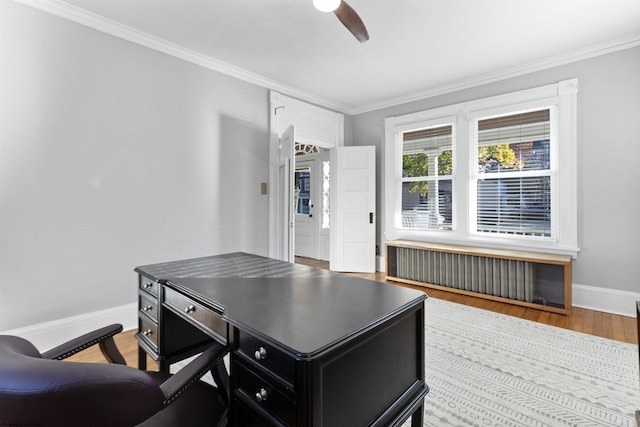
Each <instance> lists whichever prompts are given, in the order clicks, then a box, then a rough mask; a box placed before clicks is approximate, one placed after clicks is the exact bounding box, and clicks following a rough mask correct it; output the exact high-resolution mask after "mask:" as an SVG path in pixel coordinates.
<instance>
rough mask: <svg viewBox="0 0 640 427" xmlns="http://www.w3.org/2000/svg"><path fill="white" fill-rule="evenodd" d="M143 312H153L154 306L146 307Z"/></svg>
mask: <svg viewBox="0 0 640 427" xmlns="http://www.w3.org/2000/svg"><path fill="white" fill-rule="evenodd" d="M142 310H143V311H151V310H153V306H152V305H148V306H146V307H144V308H143V309H142Z"/></svg>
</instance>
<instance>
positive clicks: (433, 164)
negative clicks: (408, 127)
mask: <svg viewBox="0 0 640 427" xmlns="http://www.w3.org/2000/svg"><path fill="white" fill-rule="evenodd" d="M452 141H453V125H451V124H448V125H445V126H438V127H433V128H427V129H419V130H412V131H407V132H403V134H402V227H405V228H414V229H431V230H437V229H443V230H451V221H452V217H451V215H452V210H451V205H452V200H453V194H452V185H451V175H452V172H453V146H452Z"/></svg>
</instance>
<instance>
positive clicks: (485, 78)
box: [351, 33, 640, 115]
mask: <svg viewBox="0 0 640 427" xmlns="http://www.w3.org/2000/svg"><path fill="white" fill-rule="evenodd" d="M636 46H640V33H638V34H632V35H629V36H626V37H622V38H619V39H616V40H612V41H609V42H605V43H600V44H598V45H595V46H590V47H588V48H584V49H580V50H576V51H572V52H568V53H565V54H562V55H556V56H553V57H549V58H545V59H541V60H538V61H533V62H530V63H527V64H523V65H519V66H517V67H511V68H505V69H502V70H499V71H496V72H493V73H488V74H484V75H479V76H476V77H473V78H470V79H463V80H459V81H457V82H453V83H447V84H443V85H440V86H434V87H431V88H429V89H427V90H425V91H421V92H417V93H414V94H411V95H405V96H400V97H396V98H391V99H387V100H385V101H382V102H377V103H371V104H368V105H363V106H360V107H359V108H356V109H354V110H352V112H351V114H352V115H355V114H362V113H366V112H369V111H375V110H381V109H383V108H388V107H394V106H397V105H401V104H407V103H409V102H414V101H420V100H423V99H427V98H432V97H434V96H439V95H445V94H447V93H452V92H457V91H460V90H464V89H470V88H473V87H477V86H482V85H485V84H489V83H495V82H498V81H501V80H506V79H510V78H513V77H519V76H523V75H525V74H530V73H534V72H536V71H543V70H547V69H549V68H554V67H558V66H561V65H566V64H570V63H573V62H578V61H582V60H585V59H589V58H594V57H596V56H601V55H606V54H608V53H613V52H617V51H620V50H625V49H630V48H633V47H636Z"/></svg>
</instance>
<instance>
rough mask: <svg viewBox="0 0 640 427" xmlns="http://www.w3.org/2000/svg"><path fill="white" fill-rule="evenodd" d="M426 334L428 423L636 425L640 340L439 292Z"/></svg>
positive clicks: (428, 315) (430, 304)
mask: <svg viewBox="0 0 640 427" xmlns="http://www.w3.org/2000/svg"><path fill="white" fill-rule="evenodd" d="M425 341H426V346H425V353H426V365H425V366H426V382H427V384H428V385H429V387H430V388H431V391H430V392H429V394H428V396H427V397H426V399H425V421H424V425H425V426H438V427H439V426H629V427H632V426H635V421H634V410H635V409H638V408H639V407H640V386H639V384H638V382H639V381H638V350H637V346H635V345H631V344H626V343H621V342H618V341H613V340H608V339H604V338H599V337H595V336H592V335H586V334H582V333H578V332H573V331H569V330H565V329H561V328H556V327H553V326H548V325H543V324H540V323H535V322H531V321H527V320H523V319H518V318H514V317H510V316H506V315H502V314H498V313H493V312H490V311H485V310H480V309H476V308H473V307H468V306H464V305H460V304H455V303H451V302H447V301H443V300H437V299H434V298H429V299H428V300H427V302H426V320H425ZM405 425H409V423H408V422H407V423H406V424H405Z"/></svg>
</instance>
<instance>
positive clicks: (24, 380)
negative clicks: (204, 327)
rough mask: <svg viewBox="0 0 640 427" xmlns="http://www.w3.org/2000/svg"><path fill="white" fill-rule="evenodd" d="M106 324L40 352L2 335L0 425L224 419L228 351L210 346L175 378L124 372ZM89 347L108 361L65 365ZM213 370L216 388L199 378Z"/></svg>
mask: <svg viewBox="0 0 640 427" xmlns="http://www.w3.org/2000/svg"><path fill="white" fill-rule="evenodd" d="M120 331H122V326H121V325H111V326H107V327H105V328H102V329H99V330H96V331H93V332H90V333H88V334H85V335H83V336H81V337H78V338H76V339H74V340H72V341H69V342H67V343H65V344H62V345H60V346H58V347H55V348H53V349H51V350H48V351H45V352H43V353H40V352H39V351H38V350H37V349H36V347H34V346H33V345H32V344H31V343H30V342H29V341H27V340H25V339H23V338H20V337H16V336H10V335H0V426H3V425H7V426H9V425H12V426H13V425H15V426H34V427H35V426H37V427H58V426H59V427H74V426H78V427H80V426H82V427H86V426H92V427H100V426H104V427H118V426H121V427H127V426H144V427H161V426H189V427H195V426H216V425H219V423H224V422H225V420H226V411H227V402H228V391H227V390H228V389H226V386H227V385H226V384H225V381H227V380H228V378H222V377H221V373H222V372H224V373H226V371H224V363H222V357H223V356H224V354H225V352H226V348H225V347H224V346H222V345H219V344H216V343H212V344H211V346H210V347H209V348H208V349H207V350H205V351H204V352H203V353H202V354H201V355H199V356H198V357H197V358H195V359H193V360H192V361H190V362H189V363H188V364H187V365H186V366H185V367H184V368H182V369H181V370H180V371H178V372H177V373H176V374H174V375H170V374H164V373H159V372H147V371H141V370H138V369H135V368H132V367H129V366H126V364H125V360H124V358H123V357H122V355H121V353H120V352H119V351H118V349H117V347H116V345H115V342H114V340H113V336H114V335H115V334H117V333H119V332H120ZM94 344H98V345H99V346H100V350H101V351H102V353H103V355H104V356H105V358H106V359H107V361H109V362H111V363H81V362H70V361H63V360H62V359H65V358H67V357H69V356H71V355H73V354H75V353H77V352H79V351H82V350H84V349H86V348H88V347H90V346H92V345H94ZM210 370H213V372H214V373H215V378H216V383H219V386H218V387H214V386H212V385H209V384H206V383H204V382H203V381H200V380H199V379H200V378H201V377H202V375H204V374H205V373H206V372H208V371H210Z"/></svg>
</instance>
